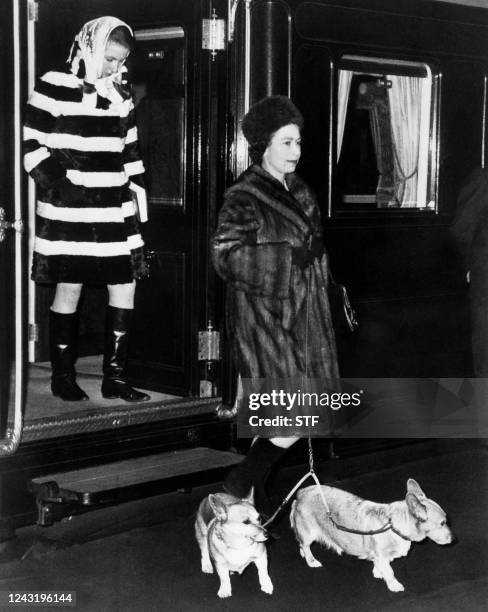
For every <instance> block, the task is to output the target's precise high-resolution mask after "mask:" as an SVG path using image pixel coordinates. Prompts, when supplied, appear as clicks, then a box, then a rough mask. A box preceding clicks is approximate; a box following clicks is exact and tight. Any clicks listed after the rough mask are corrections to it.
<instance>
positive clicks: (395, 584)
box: [386, 579, 405, 593]
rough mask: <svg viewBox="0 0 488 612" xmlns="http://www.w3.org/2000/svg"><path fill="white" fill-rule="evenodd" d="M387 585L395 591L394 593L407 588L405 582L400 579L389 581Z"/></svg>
mask: <svg viewBox="0 0 488 612" xmlns="http://www.w3.org/2000/svg"><path fill="white" fill-rule="evenodd" d="M386 586H387V587H388V588H389V589H390V591H393V592H394V593H400V592H401V591H404V590H405V587H404V586H403V584H402V583H401V582H398V580H396V579H394V580H390V581H389V582H387V583H386Z"/></svg>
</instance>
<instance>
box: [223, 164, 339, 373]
mask: <svg viewBox="0 0 488 612" xmlns="http://www.w3.org/2000/svg"><path fill="white" fill-rule="evenodd" d="M286 180H287V186H288V189H289V191H287V190H286V189H285V188H284V187H283V185H281V183H279V181H277V180H276V179H274V178H273V177H272V176H271V175H270V174H268V173H267V172H266V171H265V170H263V169H262V168H261V167H260V166H257V165H253V166H251V167H250V168H249V169H248V170H246V171H245V172H244V173H243V174H242V175H241V176H240V177H239V179H238V181H237V182H236V183H235V184H234V185H233V186H232V187H231V188H230V189H228V190H227V191H226V193H225V201H224V205H223V207H222V209H221V211H220V214H219V223H218V227H217V231H216V232H215V234H214V237H213V241H212V252H213V260H214V265H215V269H216V271H217V273H218V274H219V275H220V276H221V277H222V278H223V279H224V280H225V281H226V283H227V327H228V332H229V337H230V338H231V339H232V341H233V348H234V354H235V359H236V362H237V366H238V369H239V373H240V374H241V376H242V377H243V378H248V379H250V378H264V377H268V378H274V379H282V380H285V379H296V378H299V377H302V376H303V375H305V373H306V372H307V376H308V377H309V378H315V379H319V380H320V381H321V383H324V384H327V382H331V384H334V383H335V381H336V380H337V378H338V367H337V356H336V345H335V337H334V331H333V328H332V322H331V316H330V308H329V301H328V297H327V279H328V265H327V256H326V255H325V254H324V256H323V257H322V259H321V260H320V261H318V260H314V263H313V264H312V265H311V266H309V267H308V268H306V269H305V270H301V269H300V268H299V267H297V266H295V265H294V264H292V252H291V248H292V247H300V246H304V245H306V244H307V243H308V241H309V239H310V237H311V235H315V236H316V237H321V235H322V230H321V225H320V218H319V210H318V207H317V203H316V200H315V198H314V196H313V194H312V193H311V191H310V190H309V188H308V187H307V185H306V184H305V183H304V182H303V181H302V180H301V179H299V178H298V177H297V176H296V175H293V174H291V175H287V178H286ZM307 311H308V315H307Z"/></svg>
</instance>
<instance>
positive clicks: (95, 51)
mask: <svg viewBox="0 0 488 612" xmlns="http://www.w3.org/2000/svg"><path fill="white" fill-rule="evenodd" d="M119 26H123V27H124V28H127V29H128V30H129V32H130V33H131V35H132V36H133V35H134V32H133V31H132V28H131V27H130V26H129V25H127V24H126V23H125V22H124V21H122V20H120V19H118V18H117V17H99V18H98V19H92V20H91V21H88V22H87V23H85V25H84V26H83V27H82V28H81V30H80V31H79V32H78V34H77V35H76V36H75V39H74V41H73V44H72V45H71V49H70V53H69V56H68V59H67V62H68V63H70V64H71V72H72V73H73V74H75V75H77V76H78V73H79V71H80V60H81V59H83V57H87V56H88V57H90V58H91V60H92V61H93V62H94V65H95V67H96V70H97V74H98V75H99V77H100V75H101V74H102V67H103V61H104V57H105V48H106V46H107V42H108V39H109V37H110V34H111V33H112V31H113V30H115V28H118V27H119Z"/></svg>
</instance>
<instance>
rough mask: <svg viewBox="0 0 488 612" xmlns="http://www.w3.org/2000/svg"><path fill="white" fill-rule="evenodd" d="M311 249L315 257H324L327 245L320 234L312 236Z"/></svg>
mask: <svg viewBox="0 0 488 612" xmlns="http://www.w3.org/2000/svg"><path fill="white" fill-rule="evenodd" d="M309 250H310V253H311V254H312V257H313V258H314V259H318V260H320V259H322V255H323V254H324V251H325V246H324V243H323V241H322V238H320V237H319V236H312V240H311V241H310V246H309Z"/></svg>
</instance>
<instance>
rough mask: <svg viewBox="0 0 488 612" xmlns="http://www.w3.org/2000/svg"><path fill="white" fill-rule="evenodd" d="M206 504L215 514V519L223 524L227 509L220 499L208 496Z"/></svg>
mask: <svg viewBox="0 0 488 612" xmlns="http://www.w3.org/2000/svg"><path fill="white" fill-rule="evenodd" d="M208 503H209V504H210V507H211V508H212V510H213V512H214V514H215V518H216V519H217V520H218V521H222V522H224V521H226V520H227V508H226V507H225V504H224V503H223V502H222V500H221V499H219V498H218V497H217V496H216V495H212V494H210V495H209V496H208Z"/></svg>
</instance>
